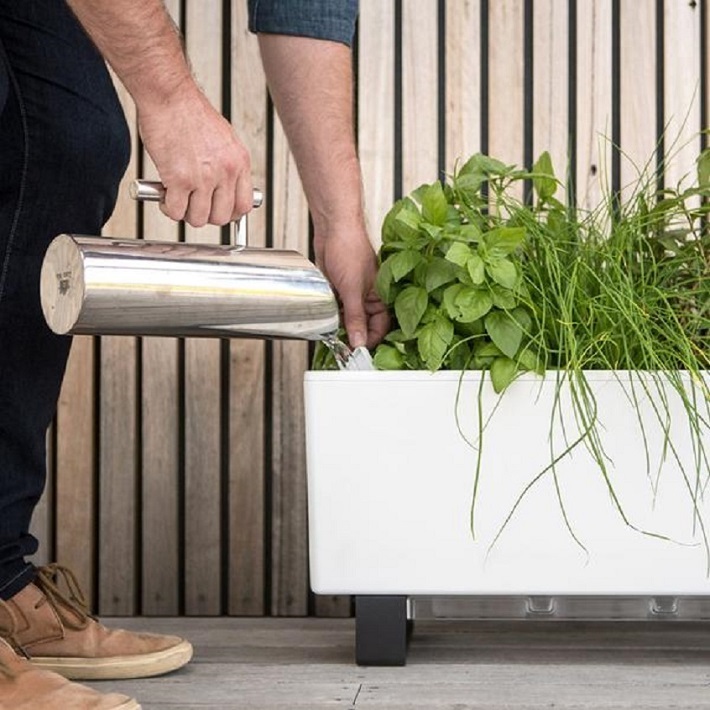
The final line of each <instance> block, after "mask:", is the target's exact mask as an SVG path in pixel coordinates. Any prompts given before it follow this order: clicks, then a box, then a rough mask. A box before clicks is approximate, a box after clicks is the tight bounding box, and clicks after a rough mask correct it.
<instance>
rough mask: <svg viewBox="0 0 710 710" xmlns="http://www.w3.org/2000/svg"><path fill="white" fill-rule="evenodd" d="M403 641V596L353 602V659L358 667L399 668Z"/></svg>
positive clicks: (405, 628)
mask: <svg viewBox="0 0 710 710" xmlns="http://www.w3.org/2000/svg"><path fill="white" fill-rule="evenodd" d="M407 637H408V624H407V597H406V596H393V595H388V596H369V595H368V596H357V597H356V598H355V659H356V661H357V664H358V665H359V666H403V665H404V664H405V663H406V660H407V640H408V639H407Z"/></svg>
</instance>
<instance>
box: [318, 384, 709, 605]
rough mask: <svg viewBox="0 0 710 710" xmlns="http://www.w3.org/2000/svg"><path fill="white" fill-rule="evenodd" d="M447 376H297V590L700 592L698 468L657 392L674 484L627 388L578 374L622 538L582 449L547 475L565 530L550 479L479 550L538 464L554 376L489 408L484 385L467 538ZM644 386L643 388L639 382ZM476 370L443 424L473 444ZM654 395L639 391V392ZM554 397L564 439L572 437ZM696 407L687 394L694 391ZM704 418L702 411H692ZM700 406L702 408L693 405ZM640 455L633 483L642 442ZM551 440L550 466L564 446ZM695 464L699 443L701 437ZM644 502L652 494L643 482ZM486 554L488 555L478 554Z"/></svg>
mask: <svg viewBox="0 0 710 710" xmlns="http://www.w3.org/2000/svg"><path fill="white" fill-rule="evenodd" d="M459 377H460V373H455V372H442V373H436V374H434V375H432V374H429V373H425V372H309V373H307V374H306V377H305V395H306V431H307V462H308V496H309V527H310V555H311V556H310V559H311V584H312V587H313V589H314V591H315V592H317V593H321V594H339V593H345V594H357V595H440V594H441V595H443V594H447V595H449V594H465V595H474V594H506V595H507V594H541V595H547V594H551V595H555V594H559V595H567V594H604V595H607V594H632V595H637V594H638V595H683V594H693V595H696V594H707V593H710V577H709V576H708V559H707V557H708V555H707V550H706V549H705V547H704V543H703V538H702V533H701V528H700V521H702V522H703V523H705V524H706V526H707V529H708V533H709V534H710V520H709V517H710V516H709V515H708V513H710V510H709V506H708V502H707V500H706V499H707V497H708V496H710V491H705V492H706V493H707V495H706V496H705V499H704V500H700V501H699V505H700V508H701V516H700V520H699V519H698V517H697V516H695V515H694V513H693V503H692V499H691V496H690V494H689V488H688V486H689V485H690V486H691V487H692V488H696V487H697V488H698V490H699V492H698V496H699V497H702V493H703V491H704V490H705V488H706V486H707V485H708V479H707V474H708V471H707V465H706V464H704V472H703V476H702V477H701V480H700V481H696V480H695V479H696V464H695V460H696V457H697V456H698V452H697V451H695V450H694V447H693V445H692V438H691V436H690V433H689V426H688V419H687V416H686V414H685V410H684V409H683V406H682V403H681V402H680V398H679V397H678V396H677V394H676V393H675V392H674V391H673V390H672V389H671V388H670V386H668V387H667V388H666V389H665V393H666V396H667V398H668V403H667V407H668V410H669V412H670V431H671V434H670V436H671V440H672V441H673V442H674V444H675V445H676V446H677V447H678V448H677V451H678V452H679V455H680V458H681V460H682V461H683V462H684V466H685V469H686V474H687V477H688V481H687V482H686V481H684V478H683V473H682V470H681V467H680V466H679V465H678V463H677V462H676V461H675V460H674V456H673V455H672V453H671V452H668V454H667V456H666V458H665V461H664V463H663V466H662V468H661V469H660V473H659V471H658V470H657V469H658V463H659V461H660V460H661V459H662V458H663V455H662V452H663V442H664V436H663V429H662V427H661V426H660V425H659V423H658V421H657V417H656V415H654V412H653V407H652V406H651V404H650V402H649V398H648V397H647V396H646V395H645V394H644V393H643V388H642V387H641V385H640V384H639V383H638V382H639V381H638V380H636V383H637V384H636V393H637V397H638V404H639V409H638V412H637V411H636V407H635V406H634V405H633V402H632V401H631V399H630V397H631V387H630V385H629V380H628V374H626V373H619V378H621V380H622V384H620V383H619V381H618V380H617V378H616V377H615V375H614V373H609V372H590V373H588V376H587V379H588V381H589V382H590V384H591V385H592V387H593V389H594V391H595V393H596V398H597V401H598V405H599V419H600V423H601V428H602V438H603V443H604V448H605V450H606V452H607V454H608V455H609V457H610V462H609V466H608V467H609V475H610V478H611V481H612V483H613V486H614V488H615V490H616V492H617V494H618V498H619V500H620V502H621V504H622V506H623V507H624V510H625V512H626V514H627V516H628V519H629V520H630V522H632V523H633V524H634V525H636V526H637V527H638V528H642V529H644V530H648V531H650V532H654V533H658V534H662V535H665V536H667V537H669V538H671V539H672V540H674V542H670V541H667V540H661V539H658V538H654V537H650V536H647V535H643V534H641V533H639V532H636V531H635V530H633V529H632V528H630V527H629V526H628V525H626V524H625V523H624V522H623V521H622V519H621V517H620V515H619V513H618V511H617V510H616V509H615V507H614V505H613V503H612V500H611V496H610V494H609V491H608V489H607V486H606V484H605V482H604V479H603V477H602V475H601V474H600V472H599V470H598V467H597V465H596V463H595V462H594V461H593V459H592V458H591V456H590V455H589V453H588V451H587V450H586V449H585V448H583V447H579V448H578V449H577V450H576V451H575V452H574V453H573V454H572V455H570V456H568V457H566V458H564V459H563V460H562V461H561V462H560V464H559V465H558V467H557V477H558V481H559V486H560V492H561V495H562V498H563V500H564V503H565V508H566V512H567V516H568V518H569V521H570V524H571V526H572V528H573V530H574V532H575V534H576V535H577V537H578V538H579V540H580V541H581V542H582V543H583V544H584V545H585V546H586V548H587V550H588V554H585V552H584V551H583V550H582V549H581V548H580V547H579V546H578V545H577V544H576V543H575V541H574V540H573V538H572V536H571V534H570V532H569V531H568V530H567V528H566V526H565V522H564V519H563V516H562V514H561V509H560V505H559V502H558V500H557V495H556V491H555V483H554V479H553V477H552V475H551V474H550V473H548V474H547V475H546V476H545V477H544V478H543V479H542V480H540V481H539V482H538V483H537V484H536V485H535V486H534V487H533V488H532V489H531V491H530V492H529V494H528V495H527V496H526V497H525V499H524V500H523V502H522V503H521V504H520V506H519V507H518V509H517V510H516V512H515V514H514V516H513V518H512V519H511V521H510V524H509V525H508V527H507V528H506V529H505V531H504V532H503V534H502V536H501V537H500V539H499V540H498V542H497V543H496V545H495V546H494V547H493V548H492V549H491V550H490V553H488V550H489V546H490V543H491V542H492V540H493V539H494V537H495V535H496V533H497V532H498V531H499V529H500V527H501V525H502V524H503V522H504V520H505V519H506V516H507V515H508V514H509V513H510V511H511V508H512V507H513V505H514V503H515V501H516V499H517V497H518V496H519V495H520V493H521V491H522V490H523V489H524V488H525V486H526V485H527V484H528V483H529V482H530V481H531V480H532V479H533V478H534V477H535V475H536V474H537V473H539V472H540V471H541V470H542V469H543V468H544V467H545V466H546V465H547V464H548V463H549V462H550V460H551V453H550V451H551V449H550V421H551V411H552V407H553V403H554V392H555V381H554V375H549V376H548V378H547V379H545V380H544V381H543V380H541V378H538V377H535V376H532V375H529V376H527V375H526V376H524V377H521V378H520V379H519V380H517V381H516V382H515V383H513V385H512V386H511V387H510V388H509V390H508V391H507V392H505V394H504V395H503V396H502V398H499V397H498V396H497V395H495V393H494V392H493V391H492V388H491V387H490V384H489V383H488V382H486V383H485V384H484V390H483V409H484V420H485V419H486V418H487V415H488V414H489V413H490V412H491V411H492V410H493V409H494V407H495V406H496V404H497V403H498V402H499V399H500V402H499V406H498V409H497V410H496V411H495V414H494V416H493V417H492V419H491V420H490V422H489V424H488V427H487V429H486V431H485V434H484V438H483V465H482V469H481V475H480V482H479V487H478V498H477V503H476V513H477V514H476V526H475V528H476V539H475V540H474V539H473V537H472V535H471V530H470V527H469V511H470V505H471V498H472V490H473V481H474V475H475V468H476V451H475V450H474V449H473V448H472V447H471V446H470V445H469V444H467V443H466V442H465V441H464V439H463V437H462V435H461V433H459V431H458V429H457V424H456V414H455V411H456V406H455V403H456V397H457V390H458V388H459ZM646 381H647V382H651V383H652V380H650V379H648V378H647V380H646ZM479 382H480V373H476V372H472V373H466V376H465V378H464V380H463V383H462V389H461V392H460V396H459V406H458V420H459V423H460V425H461V428H462V430H463V431H464V433H465V434H466V436H467V437H468V438H469V440H470V441H471V442H474V443H475V440H476V438H477V432H478V419H477V403H478V390H479ZM651 387H653V388H655V385H653V384H651ZM565 392H566V393H567V394H565V396H563V397H562V401H561V404H560V406H561V409H562V415H561V416H562V418H563V419H564V420H565V422H566V435H567V438H568V440H570V441H572V440H574V439H575V438H576V437H577V436H578V429H577V428H576V427H575V424H574V416H573V414H572V413H571V412H572V410H571V408H570V407H571V405H570V402H569V398H568V391H567V390H565ZM698 394H699V393H698ZM701 406H702V407H704V408H705V405H704V404H703V405H701ZM705 409H706V408H705ZM639 412H640V415H641V418H642V421H643V422H644V430H645V438H646V441H647V445H648V449H649V452H650V461H651V469H650V471H649V470H647V464H646V455H645V453H644V434H643V432H642V429H641V427H640V425H639V419H638V416H639ZM563 438H564V435H563V432H562V429H561V428H560V426H559V424H557V425H555V427H554V436H553V440H554V444H553V448H554V451H555V453H560V452H561V451H562V450H563V449H564V443H563ZM703 440H704V444H705V446H706V447H707V448H708V451H709V453H710V437H709V436H708V431H707V429H705V430H704V432H703ZM656 479H657V492H656V495H654V481H655V480H656ZM487 553H488V554H487Z"/></svg>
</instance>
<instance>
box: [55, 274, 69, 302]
mask: <svg viewBox="0 0 710 710" xmlns="http://www.w3.org/2000/svg"><path fill="white" fill-rule="evenodd" d="M56 276H57V285H58V287H59V295H60V296H66V295H67V293H68V292H69V289H70V288H71V277H72V272H71V271H63V272H61V273H58V274H57V275H56Z"/></svg>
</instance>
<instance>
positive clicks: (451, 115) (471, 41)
mask: <svg viewBox="0 0 710 710" xmlns="http://www.w3.org/2000/svg"><path fill="white" fill-rule="evenodd" d="M442 88H443V90H444V91H445V92H446V117H445V123H446V126H445V131H446V138H445V140H446V143H445V146H446V161H445V163H446V172H447V173H449V174H451V173H453V172H454V168H455V165H456V162H457V161H465V160H466V159H468V158H469V157H470V156H471V155H473V154H474V153H479V152H480V151H481V2H480V0H464V1H463V2H462V1H461V0H447V3H446V77H445V86H444V87H440V89H439V90H442Z"/></svg>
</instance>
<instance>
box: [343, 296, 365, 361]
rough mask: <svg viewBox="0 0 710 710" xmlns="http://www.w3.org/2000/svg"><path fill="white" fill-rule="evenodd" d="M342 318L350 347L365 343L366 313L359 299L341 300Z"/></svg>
mask: <svg viewBox="0 0 710 710" xmlns="http://www.w3.org/2000/svg"><path fill="white" fill-rule="evenodd" d="M343 320H344V321H345V330H346V332H347V334H348V342H349V343H350V347H351V348H353V349H354V348H359V347H362V346H363V345H366V344H367V314H366V313H365V307H364V304H363V302H362V300H361V299H348V300H347V301H345V300H343Z"/></svg>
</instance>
